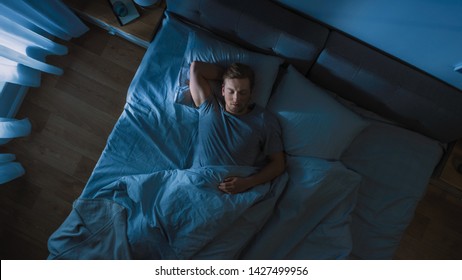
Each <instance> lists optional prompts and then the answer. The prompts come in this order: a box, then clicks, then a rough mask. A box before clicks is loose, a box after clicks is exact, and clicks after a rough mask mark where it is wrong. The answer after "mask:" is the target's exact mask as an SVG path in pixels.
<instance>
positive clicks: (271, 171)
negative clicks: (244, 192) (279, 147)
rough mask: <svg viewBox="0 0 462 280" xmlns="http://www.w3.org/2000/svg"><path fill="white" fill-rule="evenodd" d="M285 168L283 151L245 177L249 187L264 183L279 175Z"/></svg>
mask: <svg viewBox="0 0 462 280" xmlns="http://www.w3.org/2000/svg"><path fill="white" fill-rule="evenodd" d="M284 169H285V160H284V153H282V152H281V153H278V154H276V155H274V156H273V157H272V158H271V159H270V161H269V162H268V164H266V165H265V167H263V169H261V170H260V171H259V172H257V173H255V174H253V175H251V176H249V177H247V178H246V180H248V184H249V187H248V188H249V189H250V188H252V187H255V186H257V185H260V184H263V183H266V182H268V181H271V180H273V179H274V178H276V177H277V176H279V175H281V174H282V173H283V172H284Z"/></svg>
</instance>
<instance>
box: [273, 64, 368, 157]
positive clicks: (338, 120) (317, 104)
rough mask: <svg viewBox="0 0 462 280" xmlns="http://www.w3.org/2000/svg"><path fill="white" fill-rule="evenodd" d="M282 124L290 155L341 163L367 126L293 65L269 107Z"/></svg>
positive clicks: (282, 80)
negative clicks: (353, 142)
mask: <svg viewBox="0 0 462 280" xmlns="http://www.w3.org/2000/svg"><path fill="white" fill-rule="evenodd" d="M268 108H269V110H271V111H273V112H274V113H275V114H276V115H277V117H278V119H279V122H280V124H281V127H282V136H283V140H284V147H285V151H286V153H288V154H289V155H295V156H312V157H319V158H324V159H329V160H338V159H339V158H340V156H341V155H342V153H343V151H344V150H345V149H346V148H347V147H348V146H349V145H350V143H351V142H352V141H353V139H354V138H355V137H356V135H358V134H359V133H360V132H361V131H362V130H363V129H364V128H365V127H366V126H367V125H368V122H366V121H365V120H363V119H362V118H361V117H360V116H359V115H357V114H355V113H354V112H352V111H350V110H348V109H347V108H346V107H344V106H343V105H342V104H340V103H339V102H338V101H336V100H335V98H334V97H333V96H332V93H330V92H329V91H327V90H325V89H322V88H320V87H319V86H317V85H315V84H314V83H312V82H311V81H310V80H308V79H307V78H305V77H304V76H303V75H302V74H300V73H299V72H298V71H297V70H295V68H293V67H292V66H289V68H288V70H287V73H286V74H285V75H284V76H283V78H282V79H281V82H280V84H279V85H278V87H277V89H276V91H275V93H274V96H272V97H271V100H270V102H269V104H268Z"/></svg>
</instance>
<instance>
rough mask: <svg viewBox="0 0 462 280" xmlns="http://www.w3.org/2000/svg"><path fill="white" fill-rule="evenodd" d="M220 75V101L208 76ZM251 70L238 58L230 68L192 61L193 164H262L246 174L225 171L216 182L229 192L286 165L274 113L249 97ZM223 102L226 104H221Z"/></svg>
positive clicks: (269, 176)
mask: <svg viewBox="0 0 462 280" xmlns="http://www.w3.org/2000/svg"><path fill="white" fill-rule="evenodd" d="M220 79H222V80H223V84H222V89H221V92H222V96H223V99H224V102H220V101H219V100H218V98H217V97H216V96H215V95H214V94H213V93H212V89H211V87H210V84H209V82H208V80H220ZM253 84H254V73H253V70H252V69H251V68H250V67H249V66H247V65H245V64H240V63H234V64H232V65H231V66H230V67H229V68H228V69H226V70H224V69H222V68H221V67H219V66H217V65H215V64H210V63H205V62H198V61H194V62H193V63H192V64H191V67H190V83H189V86H190V91H191V96H192V99H193V101H194V104H195V105H196V106H197V109H198V111H199V130H198V143H197V147H196V153H195V159H194V167H199V166H207V165H244V166H257V167H261V169H259V170H260V171H259V172H257V173H255V174H253V175H251V176H249V177H245V178H243V177H235V176H232V177H228V178H226V179H225V180H223V182H221V183H220V185H219V186H218V188H219V189H220V190H221V191H223V192H226V193H229V194H236V193H240V192H244V191H246V190H248V189H250V188H252V187H254V186H256V185H259V184H262V183H265V182H268V181H270V180H272V179H274V178H275V177H277V176H279V175H280V174H282V172H283V171H284V168H285V162H284V152H283V145H282V139H281V128H280V126H279V123H278V121H277V119H276V117H275V116H273V115H272V114H271V113H270V112H268V111H266V110H265V109H264V108H262V107H260V106H258V105H256V104H254V103H252V102H251V100H252V88H253ZM222 103H224V104H222Z"/></svg>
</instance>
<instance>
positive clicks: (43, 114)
mask: <svg viewBox="0 0 462 280" xmlns="http://www.w3.org/2000/svg"><path fill="white" fill-rule="evenodd" d="M63 43H64V44H66V45H67V46H68V48H69V54H68V55H66V56H54V57H50V59H49V62H50V63H52V64H55V65H58V66H60V67H63V68H64V74H63V75H62V76H59V77H57V76H52V75H47V74H43V76H42V86H41V87H39V88H33V89H30V91H29V92H28V94H27V97H26V99H25V100H24V103H23V105H22V107H21V109H20V112H19V113H18V118H22V117H28V118H29V119H30V120H31V122H32V125H33V131H32V134H31V135H30V136H29V137H26V138H21V139H15V140H13V141H11V142H10V143H8V144H6V145H4V146H1V147H0V153H2V152H9V153H14V154H16V156H17V158H18V161H20V162H21V163H22V164H23V166H24V167H25V169H26V170H27V173H26V175H25V176H23V177H21V178H19V179H17V180H14V181H12V182H9V183H7V184H5V185H2V186H1V187H0V221H1V230H0V240H1V241H0V242H1V252H0V256H1V258H2V259H45V258H46V257H47V255H48V250H47V240H48V238H49V236H50V235H51V234H52V233H53V232H54V231H55V230H56V229H57V228H58V227H59V226H60V225H61V223H62V222H63V221H64V219H65V218H66V217H67V215H68V214H69V212H70V210H71V206H72V202H73V201H74V200H75V199H76V198H77V197H78V196H79V194H80V193H81V191H82V189H83V187H84V186H85V183H86V181H87V180H88V178H89V176H90V174H91V172H92V170H93V168H94V166H95V164H96V162H97V160H98V158H99V156H100V154H101V152H102V150H103V148H104V146H105V143H106V140H107V137H108V136H109V133H110V132H111V131H112V129H113V126H114V124H115V122H116V121H117V118H118V117H119V115H120V113H121V112H122V110H123V106H124V104H125V98H126V94H127V89H128V86H129V84H130V81H131V80H132V78H133V75H134V73H135V72H136V69H137V67H138V65H139V63H140V61H141V58H142V56H143V55H144V53H145V49H142V48H141V47H139V46H137V45H134V44H132V43H129V42H127V41H125V40H123V39H121V38H119V37H114V36H111V35H109V34H108V33H106V32H105V31H103V30H101V29H99V28H97V27H92V28H91V31H90V32H88V33H87V34H85V35H84V36H83V37H81V38H78V39H75V40H72V41H71V42H63ZM461 217H462V202H461V201H460V200H457V199H456V198H454V197H452V196H451V195H450V194H448V193H446V192H444V191H442V190H440V189H438V188H437V187H434V186H429V189H428V191H427V194H426V196H425V197H424V198H423V200H422V201H421V202H420V203H419V206H418V208H417V211H416V215H415V218H414V220H413V221H412V223H411V225H410V226H409V228H408V230H407V231H406V233H405V235H404V237H403V240H402V242H401V245H400V247H399V249H398V250H397V253H396V256H395V258H397V259H462V223H461Z"/></svg>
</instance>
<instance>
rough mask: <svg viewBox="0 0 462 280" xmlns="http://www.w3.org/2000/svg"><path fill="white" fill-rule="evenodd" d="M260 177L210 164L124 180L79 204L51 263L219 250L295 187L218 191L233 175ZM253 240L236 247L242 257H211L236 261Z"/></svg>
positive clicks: (57, 238)
mask: <svg viewBox="0 0 462 280" xmlns="http://www.w3.org/2000/svg"><path fill="white" fill-rule="evenodd" d="M256 171H257V170H256V169H255V168H253V167H237V166H210V167H203V168H196V169H184V170H178V169H177V170H164V171H158V172H154V173H152V174H145V175H144V174H143V175H134V176H127V177H123V178H121V179H120V180H118V181H116V182H114V183H113V184H110V185H108V186H106V187H104V188H102V189H101V190H100V191H99V192H98V193H97V194H96V195H95V196H94V198H92V199H88V198H87V199H80V200H78V201H76V203H75V204H74V209H73V210H72V213H71V215H70V216H69V217H68V218H67V220H66V221H65V222H64V223H63V225H62V226H61V228H60V229H58V231H56V232H55V234H54V235H53V236H52V237H51V238H50V240H49V249H50V258H71V259H114V258H115V259H124V258H142V259H157V258H162V259H190V258H193V257H194V256H195V255H196V254H197V253H198V252H199V251H203V248H204V247H205V246H207V245H208V246H209V247H210V248H213V241H214V240H215V241H216V240H217V239H219V238H220V234H221V233H224V232H228V231H233V228H232V225H233V224H234V223H236V222H237V221H238V220H239V219H240V218H246V217H245V215H246V213H247V212H249V211H250V210H252V211H250V212H251V215H252V219H253V220H257V221H259V222H258V223H259V224H260V225H262V224H263V223H264V222H265V220H266V219H267V217H268V216H269V214H271V212H272V208H271V207H266V208H261V207H260V208H258V207H257V208H258V209H259V211H254V210H253V208H255V207H256V206H258V204H259V203H262V202H264V201H265V200H268V199H269V200H271V201H273V202H275V201H276V199H277V197H278V196H279V194H280V193H281V192H282V190H283V188H284V186H285V183H286V181H287V177H286V176H285V175H284V176H281V177H280V178H278V179H276V180H274V181H273V182H272V183H266V184H262V185H259V186H257V187H254V188H252V189H251V190H250V191H247V192H245V193H241V194H237V195H229V194H225V193H223V192H221V191H220V190H218V188H217V186H218V184H219V183H220V182H221V181H222V180H223V179H224V178H225V177H228V176H249V175H251V174H252V173H254V172H256ZM241 223H242V221H241ZM253 226H254V228H255V226H256V224H253ZM235 230H237V229H235ZM251 237H252V233H250V232H249V235H248V238H247V240H245V239H244V240H243V239H240V240H239V241H238V242H236V243H238V244H236V251H233V250H231V248H229V247H228V248H227V249H226V251H225V252H223V251H220V250H215V249H210V250H209V252H208V253H207V254H213V257H214V258H233V257H235V256H234V254H235V253H236V252H238V251H239V249H240V247H242V245H243V243H246V242H248V240H249V239H250V238H251ZM234 241H235V240H234ZM204 253H205V252H202V254H204ZM230 254H231V255H230Z"/></svg>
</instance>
